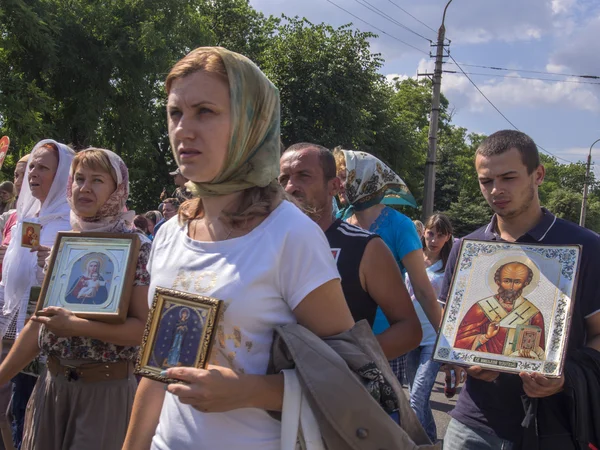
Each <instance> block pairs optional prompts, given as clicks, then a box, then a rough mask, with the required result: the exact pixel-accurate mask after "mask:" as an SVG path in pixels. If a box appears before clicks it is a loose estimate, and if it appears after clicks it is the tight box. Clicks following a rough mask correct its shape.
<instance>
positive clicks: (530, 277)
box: [494, 261, 533, 286]
mask: <svg viewBox="0 0 600 450" xmlns="http://www.w3.org/2000/svg"><path fill="white" fill-rule="evenodd" d="M511 264H520V265H521V266H524V267H526V268H527V280H525V283H523V285H524V286H529V284H531V281H532V280H533V270H531V267H529V266H528V265H527V264H523V263H522V262H519V261H512V262H509V263H506V264H502V265H501V266H500V267H498V269H497V270H496V273H495V274H494V281H495V283H496V284H497V285H498V286H500V283H501V281H502V279H501V278H500V275H501V274H502V269H504V268H505V267H506V266H509V265H511Z"/></svg>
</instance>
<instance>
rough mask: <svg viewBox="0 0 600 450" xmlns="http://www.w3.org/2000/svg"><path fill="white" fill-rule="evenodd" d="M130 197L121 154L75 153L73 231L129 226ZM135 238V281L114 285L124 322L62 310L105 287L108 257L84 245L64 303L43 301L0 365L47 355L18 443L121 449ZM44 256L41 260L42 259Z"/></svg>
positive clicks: (144, 287) (129, 371)
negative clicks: (123, 304) (124, 306)
mask: <svg viewBox="0 0 600 450" xmlns="http://www.w3.org/2000/svg"><path fill="white" fill-rule="evenodd" d="M128 196H129V174H128V170H127V167H126V165H125V163H124V162H123V161H122V160H121V158H120V157H119V156H117V155H116V154H114V153H113V152H111V151H109V150H103V149H87V150H83V151H81V152H79V153H78V154H77V155H76V156H75V158H74V160H73V163H72V165H71V170H70V176H69V182H68V185H67V200H68V202H69V205H70V207H71V226H72V228H73V230H74V231H79V232H95V233H97V234H96V236H102V235H104V234H106V236H107V237H110V236H115V234H114V233H135V229H134V227H133V223H132V221H133V217H134V215H135V214H134V213H133V212H124V206H125V202H126V200H127V197H128ZM83 236H85V234H83ZM81 239H84V238H81ZM139 239H141V240H142V243H141V246H140V251H139V255H138V256H137V266H136V269H135V275H134V276H133V277H132V278H133V279H132V280H131V279H129V282H131V283H132V284H133V288H131V289H128V290H125V289H124V290H123V291H119V292H130V294H127V295H130V298H128V299H126V300H127V301H128V302H129V308H128V311H127V314H126V318H125V321H124V323H104V322H100V321H97V320H90V319H86V318H82V317H81V316H79V315H75V314H74V313H73V312H71V311H70V310H69V309H67V306H68V304H69V299H71V298H73V299H75V300H77V301H78V303H83V302H84V301H85V299H89V298H92V299H95V298H100V296H101V294H102V293H105V292H106V287H105V286H106V280H105V278H104V277H106V273H107V271H108V269H107V267H108V263H107V262H105V261H104V259H103V257H102V254H101V253H100V252H96V253H98V254H97V255H95V254H89V255H86V254H84V253H85V252H86V251H87V253H89V252H90V250H85V251H83V252H81V253H80V255H82V256H79V257H78V259H76V258H75V257H74V258H73V259H74V261H75V262H74V263H73V267H74V269H77V272H78V273H81V276H80V277H78V278H76V284H75V285H74V286H73V288H72V289H71V290H70V291H69V294H68V296H67V298H66V299H65V300H66V303H64V304H63V306H64V307H58V306H51V307H47V308H44V309H42V311H39V312H41V313H42V314H43V315H36V316H33V317H32V318H31V320H30V321H29V322H28V323H27V325H26V326H25V328H24V329H23V332H22V333H21V335H20V336H19V338H18V340H17V341H16V342H15V345H14V346H13V348H12V350H11V352H10V353H9V355H8V357H7V358H6V360H5V361H4V362H3V363H2V365H0V382H3V381H4V380H6V379H9V378H11V377H12V376H14V374H15V373H17V372H18V371H19V370H21V369H22V368H23V367H25V366H26V365H27V364H28V363H29V362H30V361H31V360H32V359H33V358H35V357H36V356H37V355H38V354H39V353H40V350H41V352H42V354H44V355H46V356H47V368H46V369H45V370H44V371H43V373H42V374H41V376H40V378H39V379H38V382H37V384H36V387H35V389H34V392H33V395H32V397H31V399H30V402H29V405H28V410H27V417H26V420H25V432H24V439H23V446H22V449H33V448H35V449H36V450H55V449H59V448H85V449H91V450H95V449H98V450H107V449H108V450H113V449H114V450H117V449H121V447H122V444H123V440H124V438H125V432H126V429H127V424H128V421H129V414H130V411H131V406H132V404H133V397H134V395H135V390H136V386H137V381H136V379H135V376H134V375H133V364H132V361H133V360H134V359H135V357H136V356H137V351H138V345H139V344H140V342H141V338H142V334H143V330H144V325H145V322H146V317H147V315H148V306H147V300H146V299H147V293H148V283H149V276H148V272H147V271H146V263H147V260H148V255H149V253H150V241H149V240H148V239H146V238H145V237H144V236H141V235H139ZM72 245H75V244H72ZM85 245H86V246H88V245H90V244H85ZM75 250H76V248H75ZM73 254H76V253H73ZM53 255H54V253H53ZM53 257H54V256H53ZM105 259H106V258H105ZM44 263H45V261H43V260H42V259H40V261H39V264H40V266H42V265H44ZM53 263H54V260H53V261H51V264H50V265H51V266H52V265H53ZM56 283H59V282H58V281H57V282H56ZM47 284H48V280H47V281H46V283H45V287H46V285H47ZM103 289H104V290H103ZM74 294H75V295H74ZM98 301H99V300H98Z"/></svg>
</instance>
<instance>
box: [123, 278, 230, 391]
mask: <svg viewBox="0 0 600 450" xmlns="http://www.w3.org/2000/svg"><path fill="white" fill-rule="evenodd" d="M222 304H223V302H222V301H221V300H218V299H215V298H211V297H205V296H202V295H196V294H190V293H187V292H181V291H176V290H173V289H167V288H162V287H157V288H156V291H155V293H154V299H153V301H152V306H151V308H150V314H149V315H148V321H147V322H146V328H145V330H144V336H143V338H142V346H141V348H140V352H139V355H138V358H137V361H136V366H135V373H136V374H138V375H141V376H143V377H147V378H150V379H152V380H155V381H160V382H162V383H180V382H181V381H180V380H175V379H171V378H167V377H163V376H161V375H160V373H161V372H162V371H163V370H165V369H167V368H170V367H196V368H202V369H204V368H205V367H206V365H207V362H208V357H209V356H210V352H211V349H212V345H213V343H214V340H215V335H216V331H217V322H218V319H219V317H220V314H221V307H222Z"/></svg>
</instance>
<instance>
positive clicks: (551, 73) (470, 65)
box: [447, 63, 600, 80]
mask: <svg viewBox="0 0 600 450" xmlns="http://www.w3.org/2000/svg"><path fill="white" fill-rule="evenodd" d="M447 64H453V65H455V63H447ZM460 64H461V65H462V66H465V67H478V68H480V69H490V70H502V71H506V72H526V73H537V74H542V75H557V76H561V77H576V78H587V79H593V80H600V76H599V75H574V74H568V73H559V72H544V71H541V70H526V69H507V68H505V67H494V66H480V65H478V64H465V63H460Z"/></svg>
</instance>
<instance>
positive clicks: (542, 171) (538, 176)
mask: <svg viewBox="0 0 600 450" xmlns="http://www.w3.org/2000/svg"><path fill="white" fill-rule="evenodd" d="M534 174H535V184H536V185H537V186H539V185H540V184H542V183H543V182H544V177H545V176H546V168H545V167H544V166H543V164H540V165H539V166H538V167H537V169H535V172H534Z"/></svg>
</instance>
